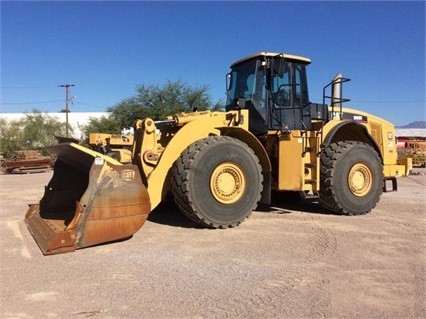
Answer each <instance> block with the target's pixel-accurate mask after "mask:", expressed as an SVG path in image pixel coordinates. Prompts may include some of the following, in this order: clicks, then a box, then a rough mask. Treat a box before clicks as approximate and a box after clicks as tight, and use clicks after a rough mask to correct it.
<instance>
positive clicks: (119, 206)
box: [25, 52, 410, 255]
mask: <svg viewBox="0 0 426 319" xmlns="http://www.w3.org/2000/svg"><path fill="white" fill-rule="evenodd" d="M310 62H311V61H310V59H308V58H305V57H301V56H296V55H290V54H282V53H271V52H259V53H256V54H253V55H250V56H248V57H246V58H243V59H241V60H239V61H237V62H235V63H233V64H232V65H231V67H230V72H229V73H228V74H227V77H226V90H227V101H226V110H225V111H223V112H212V111H200V112H196V111H194V112H191V113H183V114H175V115H170V116H168V117H167V118H164V119H161V120H158V121H155V120H153V119H151V118H146V119H138V120H136V121H135V126H134V141H133V145H132V163H131V164H123V163H120V162H119V161H117V160H116V159H114V158H112V157H109V156H106V155H104V154H101V153H99V152H95V151H93V150H90V149H87V148H84V147H82V146H80V145H78V144H75V143H59V144H57V145H55V146H51V147H49V148H48V149H49V150H50V151H51V152H53V153H54V154H56V155H57V161H56V164H55V167H54V174H53V176H52V179H51V180H50V182H49V183H48V185H47V186H46V187H45V193H44V196H43V197H42V198H41V200H40V201H39V202H38V203H37V204H33V205H30V207H29V209H28V211H27V213H26V216H25V222H26V224H27V226H28V228H29V230H30V232H31V233H32V235H33V237H34V238H35V240H36V242H37V243H38V245H39V247H40V248H41V251H42V252H43V254H46V255H49V254H57V253H65V252H70V251H74V250H75V249H79V248H83V247H89V246H93V245H98V244H102V243H107V242H112V241H117V240H121V239H126V238H129V237H131V236H132V235H133V234H134V233H135V232H136V231H138V230H139V229H140V228H141V226H142V225H143V224H144V222H145V220H146V219H147V216H148V214H149V213H150V212H151V211H152V210H153V209H154V208H155V207H156V206H157V205H158V204H159V203H160V202H161V201H162V200H163V199H165V197H166V195H167V194H169V193H171V194H172V195H173V197H174V200H175V202H176V204H177V206H178V208H179V210H180V211H181V212H182V213H183V214H184V215H186V216H187V217H188V218H190V219H191V220H192V221H194V222H196V223H198V224H201V225H203V226H205V227H209V228H229V227H235V226H237V225H239V224H240V223H242V222H243V221H244V220H245V219H246V218H247V217H249V215H250V214H251V212H252V211H253V210H254V209H256V207H257V206H258V205H260V204H264V205H269V204H270V203H271V196H272V194H274V196H282V198H286V196H285V195H286V194H288V193H308V192H310V193H312V194H315V195H316V196H318V202H319V203H320V205H322V206H323V207H324V211H328V212H334V213H336V214H341V215H360V214H366V213H368V212H370V211H371V210H372V209H373V208H374V207H375V206H376V204H377V203H378V201H379V199H380V196H381V194H382V192H383V191H388V190H397V179H396V178H397V177H399V176H404V175H406V173H407V171H408V170H409V168H410V163H409V162H408V161H406V162H401V163H399V162H398V158H397V153H396V140H395V131H394V127H393V125H392V124H391V123H389V122H387V121H385V120H383V119H381V118H379V117H377V116H374V115H371V114H368V113H365V112H361V111H357V110H354V109H349V108H345V107H343V104H344V103H345V102H347V101H349V100H348V99H345V98H343V97H342V95H343V94H342V90H343V84H344V83H345V82H348V81H349V79H348V78H344V77H343V76H342V75H340V74H339V75H337V76H336V77H334V79H333V80H332V81H331V82H330V83H329V84H328V85H326V86H325V87H324V89H323V99H322V101H320V102H319V103H313V102H311V101H310V99H309V95H308V81H307V75H306V68H307V66H308V65H309V64H310ZM327 103H328V104H327ZM388 181H389V183H388ZM388 184H390V185H388ZM388 186H391V189H388Z"/></svg>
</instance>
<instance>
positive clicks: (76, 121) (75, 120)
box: [0, 112, 111, 140]
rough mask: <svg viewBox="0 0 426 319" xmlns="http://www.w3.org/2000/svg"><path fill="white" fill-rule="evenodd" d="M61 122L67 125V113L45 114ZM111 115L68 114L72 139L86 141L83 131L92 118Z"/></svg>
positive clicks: (9, 116) (4, 115)
mask: <svg viewBox="0 0 426 319" xmlns="http://www.w3.org/2000/svg"><path fill="white" fill-rule="evenodd" d="M43 114H46V115H48V116H51V117H53V118H56V119H58V120H59V121H61V122H63V123H66V113H43ZM110 114H111V113H108V112H69V113H68V125H69V127H70V128H72V133H71V130H70V137H74V138H76V139H79V140H82V139H84V133H83V129H84V126H85V125H86V124H88V122H89V119H90V118H97V119H99V118H101V117H103V116H104V117H108V116H109V115H110ZM24 116H25V114H24V113H0V118H3V119H6V121H8V122H11V121H16V120H19V119H21V118H23V117H24Z"/></svg>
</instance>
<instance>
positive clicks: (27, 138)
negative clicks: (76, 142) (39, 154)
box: [0, 109, 72, 157]
mask: <svg viewBox="0 0 426 319" xmlns="http://www.w3.org/2000/svg"><path fill="white" fill-rule="evenodd" d="M65 131H66V127H65V123H61V122H60V121H59V120H57V119H56V118H54V117H52V116H49V115H47V114H46V113H42V112H41V111H39V110H36V109H34V110H33V111H32V112H31V113H26V114H25V115H24V117H23V118H21V119H20V120H17V121H11V122H8V121H6V120H5V119H0V150H1V152H2V153H4V154H5V156H6V157H10V156H11V155H12V154H13V153H14V152H15V151H20V150H32V149H40V148H42V147H45V146H49V145H52V144H55V143H56V139H55V136H65ZM71 131H72V129H71Z"/></svg>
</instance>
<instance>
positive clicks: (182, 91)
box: [108, 81, 223, 128]
mask: <svg viewBox="0 0 426 319" xmlns="http://www.w3.org/2000/svg"><path fill="white" fill-rule="evenodd" d="M208 89H209V87H208V86H206V85H203V86H199V87H191V86H189V85H188V84H186V83H184V82H182V81H176V82H171V81H167V82H166V84H165V85H164V86H163V87H159V86H158V85H145V84H142V85H139V86H138V87H137V88H136V95H135V96H134V97H131V98H127V99H125V100H123V101H121V102H119V103H118V104H117V105H115V106H113V107H111V108H109V109H108V111H109V112H111V113H112V115H111V119H112V120H114V121H117V122H118V123H119V125H120V126H121V127H122V128H125V127H132V126H133V124H134V122H135V120H136V119H143V118H146V117H150V118H152V119H154V120H162V119H165V118H166V116H167V115H171V114H177V113H182V112H192V111H193V110H199V111H203V110H207V109H213V108H215V109H219V108H223V106H221V107H220V102H217V103H216V104H215V105H214V104H213V102H212V99H211V97H210V95H209V94H208Z"/></svg>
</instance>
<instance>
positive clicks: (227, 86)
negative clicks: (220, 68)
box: [226, 73, 232, 91]
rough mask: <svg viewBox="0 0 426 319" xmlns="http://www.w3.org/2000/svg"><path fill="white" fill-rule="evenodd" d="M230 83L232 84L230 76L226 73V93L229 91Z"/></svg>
mask: <svg viewBox="0 0 426 319" xmlns="http://www.w3.org/2000/svg"><path fill="white" fill-rule="evenodd" d="M231 83H232V74H231V73H228V74H227V75H226V91H229V90H230V89H231Z"/></svg>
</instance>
